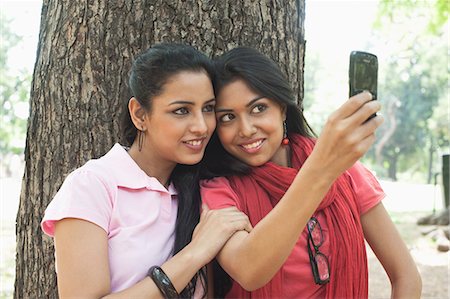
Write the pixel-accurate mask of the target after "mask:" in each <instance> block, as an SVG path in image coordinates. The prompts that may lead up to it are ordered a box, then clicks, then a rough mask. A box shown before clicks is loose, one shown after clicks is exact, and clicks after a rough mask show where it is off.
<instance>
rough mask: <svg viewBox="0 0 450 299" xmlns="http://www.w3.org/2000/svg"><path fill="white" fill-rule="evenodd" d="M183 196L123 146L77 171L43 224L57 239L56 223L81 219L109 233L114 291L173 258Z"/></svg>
mask: <svg viewBox="0 0 450 299" xmlns="http://www.w3.org/2000/svg"><path fill="white" fill-rule="evenodd" d="M177 207H178V202H177V197H176V191H175V189H174V187H173V186H172V185H170V186H169V188H168V190H167V189H166V188H165V187H164V186H163V185H161V184H160V182H159V181H158V180H157V179H156V178H153V177H149V176H147V174H146V173H145V172H144V171H143V170H141V168H139V166H138V165H137V164H136V163H135V162H134V160H133V159H132V158H131V157H130V155H128V153H127V151H126V150H125V149H124V148H123V147H122V146H121V145H119V144H115V145H114V147H113V148H112V149H111V150H110V151H109V152H108V153H107V154H106V155H105V156H103V157H101V158H100V159H95V160H90V161H89V162H87V163H86V164H85V165H84V166H82V167H80V168H78V169H76V170H75V171H73V172H72V173H71V174H69V176H68V177H67V178H66V180H65V181H64V184H63V185H62V186H61V188H60V189H59V191H58V193H57V194H56V195H55V197H54V198H53V200H52V202H51V203H50V204H49V206H48V207H47V209H46V210H45V215H44V218H43V220H42V223H41V226H42V229H43V231H44V232H45V233H46V234H48V235H49V236H52V237H53V234H54V228H55V222H57V221H58V220H61V219H63V218H79V219H83V220H86V221H89V222H92V223H94V224H96V225H98V226H100V227H101V228H103V229H104V230H105V232H106V233H107V234H108V254H109V267H110V275H111V292H118V291H120V290H123V289H126V288H128V287H130V286H132V285H134V284H136V283H137V282H138V281H140V280H142V279H143V278H144V277H145V276H146V274H147V271H148V269H149V268H150V267H151V266H153V265H162V264H163V263H164V262H165V261H166V260H167V259H169V258H170V257H171V251H172V249H173V245H174V238H175V234H174V229H175V221H176V218H177Z"/></svg>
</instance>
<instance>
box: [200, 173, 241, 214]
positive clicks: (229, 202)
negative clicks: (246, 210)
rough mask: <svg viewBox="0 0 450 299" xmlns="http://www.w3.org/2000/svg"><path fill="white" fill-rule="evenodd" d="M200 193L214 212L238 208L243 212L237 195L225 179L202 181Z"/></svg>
mask: <svg viewBox="0 0 450 299" xmlns="http://www.w3.org/2000/svg"><path fill="white" fill-rule="evenodd" d="M200 192H201V196H202V201H203V203H206V205H207V206H208V207H209V208H210V209H212V210H217V209H223V208H228V207H237V208H238V209H239V210H242V209H241V207H240V205H239V201H238V200H237V198H238V197H237V195H236V193H235V192H234V191H233V189H232V188H231V186H230V183H229V182H228V180H227V179H226V178H224V177H218V178H214V179H211V180H204V181H201V182H200Z"/></svg>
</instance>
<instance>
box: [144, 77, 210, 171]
mask: <svg viewBox="0 0 450 299" xmlns="http://www.w3.org/2000/svg"><path fill="white" fill-rule="evenodd" d="M214 106H215V98H214V91H213V88H212V84H211V80H210V78H209V77H208V76H207V74H206V73H205V72H191V71H189V72H188V71H182V72H180V73H177V74H175V75H173V76H172V77H170V78H169V80H168V81H167V82H166V83H165V84H164V85H163V88H162V92H161V93H160V94H159V95H158V96H155V97H153V98H152V100H151V110H150V112H148V113H146V114H145V116H144V122H143V123H142V125H143V126H144V127H145V128H146V130H145V139H144V145H143V147H142V148H143V151H145V153H144V154H145V155H146V156H147V157H148V158H150V159H151V160H152V161H154V162H155V161H158V164H160V163H165V165H169V166H170V165H176V164H177V163H180V164H189V165H191V164H196V163H198V162H200V160H201V159H202V157H203V153H204V151H205V147H206V144H207V143H208V141H209V139H210V137H211V135H212V133H213V131H214V129H215V125H216V120H215V115H214Z"/></svg>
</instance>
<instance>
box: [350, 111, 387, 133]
mask: <svg viewBox="0 0 450 299" xmlns="http://www.w3.org/2000/svg"><path fill="white" fill-rule="evenodd" d="M383 122H384V117H383V116H382V115H376V116H375V117H373V118H371V119H369V120H368V121H366V122H365V123H364V124H363V125H361V126H359V127H358V128H357V130H355V133H356V134H358V135H359V139H364V138H366V137H367V136H369V135H372V134H373V133H374V132H375V131H376V130H377V129H378V127H380V126H381V124H382V123H383Z"/></svg>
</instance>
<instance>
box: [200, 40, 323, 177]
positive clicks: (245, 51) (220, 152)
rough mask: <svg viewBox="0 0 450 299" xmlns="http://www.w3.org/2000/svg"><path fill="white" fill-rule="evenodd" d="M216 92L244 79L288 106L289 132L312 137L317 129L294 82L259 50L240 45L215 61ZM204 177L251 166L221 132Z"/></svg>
mask: <svg viewBox="0 0 450 299" xmlns="http://www.w3.org/2000/svg"><path fill="white" fill-rule="evenodd" d="M214 66H215V76H214V79H213V86H214V92H215V93H216V95H218V94H219V93H220V91H221V90H222V88H224V87H225V86H226V85H228V84H230V83H232V82H234V81H236V80H243V81H244V82H245V83H246V84H247V85H248V87H249V88H250V89H252V90H254V91H255V92H257V93H259V94H260V95H261V96H263V97H266V98H268V99H270V100H272V101H275V102H277V103H278V104H280V105H281V107H285V108H286V127H287V133H288V134H289V133H298V134H300V135H303V136H308V137H312V136H314V132H313V131H312V129H311V127H310V126H309V125H308V123H307V122H306V119H305V117H304V115H303V112H302V110H301V109H300V108H299V106H298V105H297V102H296V100H295V97H294V93H293V91H292V88H291V85H290V84H289V82H288V80H287V78H286V77H285V76H284V75H283V73H282V72H281V69H280V68H279V66H278V65H277V64H276V63H275V62H274V61H273V60H271V59H270V58H269V57H267V56H265V55H263V54H262V53H260V52H259V51H257V50H255V49H253V48H248V47H239V48H235V49H232V50H230V51H228V52H226V53H225V54H223V55H222V56H220V57H219V58H218V59H217V60H216V61H215V63H214ZM204 162H205V167H204V169H203V170H204V171H203V173H202V176H203V178H211V177H215V176H229V175H243V174H247V173H248V172H249V170H250V168H249V166H248V165H246V164H245V163H243V162H241V161H239V160H238V159H236V158H234V157H233V156H231V155H230V154H229V153H228V152H226V151H225V149H224V148H223V146H222V145H221V143H220V140H219V138H218V136H217V133H215V134H214V135H213V137H212V138H211V141H210V143H209V145H208V147H207V148H206V152H205V157H204Z"/></svg>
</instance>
